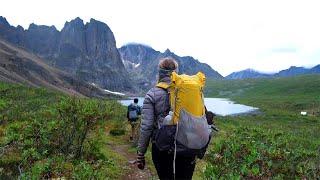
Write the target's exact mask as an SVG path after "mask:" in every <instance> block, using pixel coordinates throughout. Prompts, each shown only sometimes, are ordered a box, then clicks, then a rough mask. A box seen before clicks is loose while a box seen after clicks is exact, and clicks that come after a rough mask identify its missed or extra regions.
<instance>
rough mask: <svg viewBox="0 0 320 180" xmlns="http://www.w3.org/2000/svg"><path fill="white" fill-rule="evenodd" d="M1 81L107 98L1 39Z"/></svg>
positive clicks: (98, 91)
mask: <svg viewBox="0 0 320 180" xmlns="http://www.w3.org/2000/svg"><path fill="white" fill-rule="evenodd" d="M0 81H5V82H11V83H21V84H25V85H29V86H32V87H46V88H49V89H53V90H57V91H60V92H64V93H67V94H70V95H80V96H95V97H104V96H106V93H105V92H103V91H102V90H101V89H99V88H97V87H94V86H92V85H90V84H87V83H85V82H83V81H81V80H78V79H76V78H74V77H73V76H71V75H70V74H68V73H66V72H63V71H61V70H58V69H56V68H53V67H51V66H49V65H47V64H46V63H45V60H43V59H41V58H40V57H38V56H36V55H34V54H31V53H29V52H27V51H25V50H23V49H21V48H17V47H15V46H14V45H12V44H10V43H8V42H6V41H4V40H1V39H0Z"/></svg>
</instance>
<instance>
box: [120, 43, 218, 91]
mask: <svg viewBox="0 0 320 180" xmlns="http://www.w3.org/2000/svg"><path fill="white" fill-rule="evenodd" d="M119 52H120V55H121V58H122V60H123V63H124V65H125V67H126V69H127V70H128V71H129V73H130V74H131V77H134V81H136V82H139V84H138V86H139V87H140V88H142V89H146V88H149V87H151V86H152V85H154V84H155V83H156V79H157V78H156V76H157V72H158V64H159V60H160V59H161V58H164V57H172V58H174V59H176V60H177V62H178V64H179V73H185V74H196V73H197V72H199V71H202V72H203V73H205V74H206V76H207V78H213V79H222V78H223V76H222V75H220V74H219V73H218V72H217V71H215V70H214V69H212V68H211V67H210V66H209V65H208V64H205V63H201V62H199V61H198V60H196V59H194V58H193V57H191V56H184V57H180V56H178V55H176V54H174V53H173V52H171V51H170V50H169V49H167V50H166V51H165V52H163V53H162V52H159V51H156V50H154V49H153V48H151V47H149V46H146V45H142V44H128V45H125V46H122V47H121V48H119Z"/></svg>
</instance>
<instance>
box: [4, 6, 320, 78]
mask: <svg viewBox="0 0 320 180" xmlns="http://www.w3.org/2000/svg"><path fill="white" fill-rule="evenodd" d="M0 15H1V16H4V17H6V18H7V20H8V21H9V23H10V24H11V25H14V26H17V25H18V24H20V25H22V26H23V27H24V28H28V26H29V24H30V23H32V22H34V23H35V24H39V25H40V24H41V25H55V26H56V27H57V29H58V30H60V29H61V28H62V27H63V25H64V23H65V21H70V20H71V19H74V18H76V17H80V18H82V19H83V20H84V21H85V22H88V21H89V20H90V18H94V19H97V20H100V21H103V22H105V23H107V24H108V25H109V27H110V28H111V30H112V31H113V33H114V35H115V38H116V41H117V46H118V47H121V46H122V45H124V44H127V43H130V42H137V43H143V44H147V45H149V46H151V47H153V48H154V49H156V50H159V51H165V50H166V49H167V48H169V49H170V50H171V51H173V52H175V53H176V54H177V55H180V56H193V57H194V58H196V59H198V60H199V61H200V62H205V63H208V64H209V65H211V66H212V68H214V69H215V70H217V71H218V72H219V73H221V74H222V75H227V74H229V73H231V72H233V71H239V70H243V69H246V68H253V69H256V70H259V71H263V72H275V71H278V70H281V69H286V68H288V67H290V66H292V65H295V66H306V67H311V66H313V65H316V64H320V1H308V0H301V1H295V0H265V1H264V0H250V1H249V0H232V1H231V0H217V1H214V0H207V1H204V0H158V1H155V0H112V1H108V0H87V1H84V0H20V1H19V0H2V1H1V6H0Z"/></svg>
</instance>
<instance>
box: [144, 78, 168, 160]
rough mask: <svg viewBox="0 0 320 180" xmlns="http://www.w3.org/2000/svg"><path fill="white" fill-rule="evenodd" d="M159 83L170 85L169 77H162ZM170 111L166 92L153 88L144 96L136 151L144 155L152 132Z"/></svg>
mask: <svg viewBox="0 0 320 180" xmlns="http://www.w3.org/2000/svg"><path fill="white" fill-rule="evenodd" d="M160 81H161V82H166V83H170V78H169V77H164V78H163V79H161V80H160ZM169 111H170V105H169V94H168V92H167V91H166V90H164V89H162V88H158V87H154V88H152V89H150V90H149V91H148V93H147V94H146V96H145V99H144V102H143V107H142V121H141V127H140V137H139V142H138V151H139V152H140V153H143V154H144V153H145V152H146V151H147V148H148V145H149V141H150V139H151V138H152V135H153V133H154V130H155V129H157V128H158V127H160V126H161V125H162V122H163V119H164V117H165V116H166V115H168V113H169Z"/></svg>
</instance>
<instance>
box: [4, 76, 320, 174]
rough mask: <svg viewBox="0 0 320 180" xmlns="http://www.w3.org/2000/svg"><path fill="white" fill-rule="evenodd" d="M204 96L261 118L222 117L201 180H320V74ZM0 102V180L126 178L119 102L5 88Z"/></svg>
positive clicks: (216, 87) (210, 88)
mask: <svg viewBox="0 0 320 180" xmlns="http://www.w3.org/2000/svg"><path fill="white" fill-rule="evenodd" d="M206 96H207V97H224V98H230V99H231V100H234V101H236V102H237V103H242V104H246V105H250V106H255V107H259V108H260V113H258V114H251V115H241V116H228V117H217V119H216V124H217V126H218V128H219V129H220V132H219V133H217V135H215V136H214V138H213V140H212V142H211V145H210V147H209V150H208V153H207V155H206V156H205V159H204V160H201V161H199V163H198V167H197V172H196V173H195V178H196V179H198V178H199V179H218V178H221V179H242V178H276V179H277V178H278V179H283V178H290V179H294V178H298V179H301V178H302V179H303V178H307V179H315V178H316V177H320V157H319V153H320V152H319V148H320V133H319V132H320V76H319V75H307V76H297V77H291V78H273V79H251V80H208V83H207V86H206ZM0 97H1V98H0V179H8V178H14V179H16V178H17V177H20V178H21V179H40V178H57V177H65V178H66V179H71V178H72V179H89V178H91V179H119V177H123V175H125V174H126V173H127V172H128V170H127V169H125V166H126V164H127V163H128V159H126V158H125V157H124V156H123V155H121V153H117V151H116V150H114V149H113V148H114V144H116V143H122V144H124V143H126V142H125V141H123V139H124V138H123V135H122V134H123V133H124V130H126V129H125V128H123V127H124V124H125V123H126V122H125V115H126V109H125V107H123V106H121V105H120V104H119V103H117V102H116V101H114V100H98V99H89V98H79V97H70V96H67V95H63V94H61V93H58V92H53V91H50V90H45V89H42V88H29V87H25V86H21V85H12V84H8V83H0ZM301 111H307V112H308V115H307V116H301V115H300V112H301ZM107 131H108V132H110V133H106V132H107ZM125 133H128V132H125ZM109 134H113V135H116V136H111V135H109ZM129 151H130V153H134V152H135V149H134V148H131V149H129ZM131 151H132V152H131ZM147 161H148V164H151V161H150V152H149V153H148V154H147ZM153 170H154V169H153Z"/></svg>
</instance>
